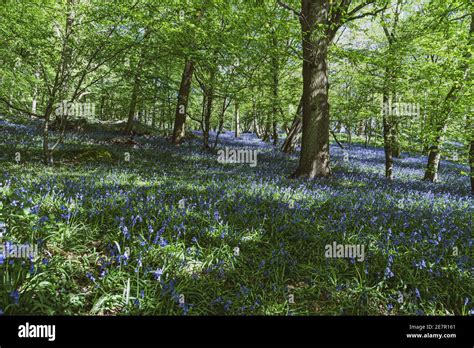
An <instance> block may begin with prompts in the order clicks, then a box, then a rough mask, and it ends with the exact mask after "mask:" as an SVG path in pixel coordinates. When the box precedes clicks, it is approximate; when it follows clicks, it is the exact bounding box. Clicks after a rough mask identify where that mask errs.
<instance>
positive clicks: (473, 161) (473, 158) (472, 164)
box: [469, 140, 474, 194]
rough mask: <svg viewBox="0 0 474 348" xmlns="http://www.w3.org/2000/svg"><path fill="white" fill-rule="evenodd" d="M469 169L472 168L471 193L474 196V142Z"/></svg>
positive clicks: (472, 142)
mask: <svg viewBox="0 0 474 348" xmlns="http://www.w3.org/2000/svg"><path fill="white" fill-rule="evenodd" d="M469 167H470V168H471V193H472V194H474V140H471V145H470V147H469Z"/></svg>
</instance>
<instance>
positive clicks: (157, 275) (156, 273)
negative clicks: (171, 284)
mask: <svg viewBox="0 0 474 348" xmlns="http://www.w3.org/2000/svg"><path fill="white" fill-rule="evenodd" d="M152 274H153V276H154V277H155V280H160V279H161V276H162V275H163V270H162V269H161V268H157V269H156V271H154V272H152Z"/></svg>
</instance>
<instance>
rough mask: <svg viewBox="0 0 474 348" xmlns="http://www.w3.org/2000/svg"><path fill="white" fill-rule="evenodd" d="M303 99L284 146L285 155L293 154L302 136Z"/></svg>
mask: <svg viewBox="0 0 474 348" xmlns="http://www.w3.org/2000/svg"><path fill="white" fill-rule="evenodd" d="M302 103H303V98H301V99H300V103H299V105H298V110H297V112H296V115H295V118H294V119H293V123H292V125H291V128H290V130H289V132H288V135H287V137H286V139H285V142H284V143H283V146H282V151H283V152H285V153H293V152H295V149H296V143H297V141H298V138H299V136H300V134H301V127H302V119H301V116H302V111H303V104H302Z"/></svg>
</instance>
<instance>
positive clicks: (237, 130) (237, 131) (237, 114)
mask: <svg viewBox="0 0 474 348" xmlns="http://www.w3.org/2000/svg"><path fill="white" fill-rule="evenodd" d="M234 107H235V109H234V120H235V134H234V135H235V137H236V138H238V137H240V107H239V102H238V101H237V100H236V101H235V104H234Z"/></svg>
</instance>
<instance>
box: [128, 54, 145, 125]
mask: <svg viewBox="0 0 474 348" xmlns="http://www.w3.org/2000/svg"><path fill="white" fill-rule="evenodd" d="M141 70H142V59H141V58H140V61H139V62H138V65H137V69H136V72H135V78H134V81H133V89H132V97H131V98H130V105H129V108H128V119H127V124H126V126H125V129H124V132H125V133H126V134H130V133H131V132H132V130H133V119H134V116H135V110H136V106H137V97H138V91H139V89H140V74H141Z"/></svg>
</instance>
